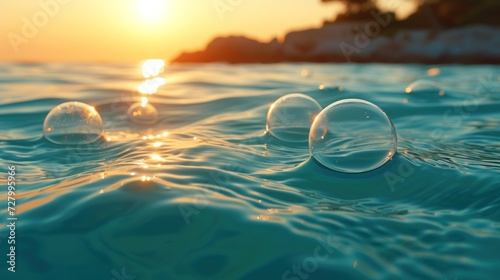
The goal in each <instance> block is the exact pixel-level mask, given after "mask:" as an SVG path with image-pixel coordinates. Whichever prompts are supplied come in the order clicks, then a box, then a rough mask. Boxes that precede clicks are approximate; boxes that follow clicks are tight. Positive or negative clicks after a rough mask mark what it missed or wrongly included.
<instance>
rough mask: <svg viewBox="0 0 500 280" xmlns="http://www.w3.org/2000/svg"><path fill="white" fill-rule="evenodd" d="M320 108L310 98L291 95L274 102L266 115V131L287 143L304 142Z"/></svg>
mask: <svg viewBox="0 0 500 280" xmlns="http://www.w3.org/2000/svg"><path fill="white" fill-rule="evenodd" d="M319 112H321V106H320V105H319V104H318V102H316V100H314V99H312V98H311V97H309V96H307V95H304V94H300V93H292V94H287V95H285V96H283V97H281V98H279V99H278V100H276V101H275V102H274V103H273V105H271V108H269V112H268V113H267V125H266V130H267V131H268V132H269V133H270V134H271V135H273V136H274V137H276V138H278V139H280V140H284V141H288V142H306V141H307V136H308V135H309V129H310V127H311V124H312V122H313V120H314V118H315V117H316V116H317V115H318V114H319Z"/></svg>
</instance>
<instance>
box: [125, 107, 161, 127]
mask: <svg viewBox="0 0 500 280" xmlns="http://www.w3.org/2000/svg"><path fill="white" fill-rule="evenodd" d="M127 115H128V118H129V120H130V121H132V122H133V123H136V124H145V125H151V124H155V123H156V122H157V121H158V111H157V110H156V108H155V107H154V106H153V105H151V104H149V103H145V102H142V103H134V104H132V105H130V107H129V108H128V112H127Z"/></svg>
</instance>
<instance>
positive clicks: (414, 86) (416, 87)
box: [405, 80, 444, 96]
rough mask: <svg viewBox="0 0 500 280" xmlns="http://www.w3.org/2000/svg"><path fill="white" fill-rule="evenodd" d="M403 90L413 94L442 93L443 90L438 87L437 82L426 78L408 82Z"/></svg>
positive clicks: (441, 94) (440, 94)
mask: <svg viewBox="0 0 500 280" xmlns="http://www.w3.org/2000/svg"><path fill="white" fill-rule="evenodd" d="M405 92H406V93H408V94H413V95H415V96H418V95H422V94H425V95H436V96H437V95H439V96H443V95H444V91H443V90H442V89H441V88H440V87H439V85H438V84H437V83H435V82H432V81H428V80H417V81H415V82H413V83H411V84H409V85H408V86H407V87H406V89H405Z"/></svg>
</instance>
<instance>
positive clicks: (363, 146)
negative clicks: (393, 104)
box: [309, 99, 397, 173]
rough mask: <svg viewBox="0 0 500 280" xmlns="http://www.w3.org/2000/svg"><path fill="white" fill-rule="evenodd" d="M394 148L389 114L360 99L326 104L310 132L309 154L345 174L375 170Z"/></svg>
mask: <svg viewBox="0 0 500 280" xmlns="http://www.w3.org/2000/svg"><path fill="white" fill-rule="evenodd" d="M396 147H397V137H396V130H395V129H394V125H393V124H392V121H391V120H390V119H389V117H388V116H387V115H386V114H385V113H384V111H382V109H380V108H379V107H377V106H376V105H374V104H372V103H370V102H368V101H364V100H359V99H344V100H340V101H337V102H335V103H332V104H331V105H330V106H328V107H326V108H325V109H324V110H323V111H321V113H319V115H318V116H317V117H316V119H315V120H314V123H313V124H312V126H311V131H310V133H309V150H310V152H311V155H312V156H313V157H314V158H315V159H316V160H317V161H318V162H320V163H321V164H322V165H324V166H325V167H327V168H329V169H332V170H335V171H340V172H344V173H361V172H367V171H370V170H373V169H376V168H378V167H380V166H382V165H383V164H384V163H386V162H387V161H388V160H390V159H391V158H392V156H393V155H394V153H395V152H396Z"/></svg>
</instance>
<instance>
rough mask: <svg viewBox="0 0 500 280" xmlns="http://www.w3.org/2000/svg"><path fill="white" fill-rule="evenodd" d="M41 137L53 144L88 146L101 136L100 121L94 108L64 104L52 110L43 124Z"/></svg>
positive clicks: (80, 104) (79, 104) (76, 103)
mask: <svg viewBox="0 0 500 280" xmlns="http://www.w3.org/2000/svg"><path fill="white" fill-rule="evenodd" d="M43 135H44V136H45V138H46V139H47V140H49V141H50V142H52V143H55V144H67V145H75V144H89V143H93V142H95V141H97V140H98V139H99V138H101V136H102V120H101V116H100V115H99V113H98V112H97V111H96V110H95V109H94V107H92V106H90V105H87V104H85V103H81V102H76V101H75V102H66V103H63V104H60V105H58V106H57V107H55V108H54V109H52V110H51V111H50V112H49V114H48V115H47V117H46V118H45V121H44V123H43Z"/></svg>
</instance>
